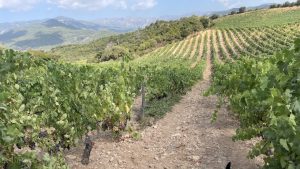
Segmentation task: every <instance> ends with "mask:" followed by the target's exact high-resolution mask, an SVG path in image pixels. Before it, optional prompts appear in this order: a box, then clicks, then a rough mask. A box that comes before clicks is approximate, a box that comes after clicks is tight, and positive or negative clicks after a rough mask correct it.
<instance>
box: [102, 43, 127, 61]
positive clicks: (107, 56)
mask: <svg viewBox="0 0 300 169" xmlns="http://www.w3.org/2000/svg"><path fill="white" fill-rule="evenodd" d="M128 55H129V50H128V49H126V48H123V47H121V46H113V47H109V48H106V49H105V50H104V51H103V53H98V54H97V59H98V60H99V61H100V62H104V61H109V60H117V59H120V58H122V57H123V56H128Z"/></svg>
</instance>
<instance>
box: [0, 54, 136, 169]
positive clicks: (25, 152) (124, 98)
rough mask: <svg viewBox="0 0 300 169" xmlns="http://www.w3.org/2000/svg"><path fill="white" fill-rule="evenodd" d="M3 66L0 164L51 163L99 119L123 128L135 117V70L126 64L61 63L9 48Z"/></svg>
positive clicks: (0, 56)
mask: <svg viewBox="0 0 300 169" xmlns="http://www.w3.org/2000/svg"><path fill="white" fill-rule="evenodd" d="M0 68H1V69H0V73H1V77H0V112H1V113H0V114H1V119H0V129H1V138H0V143H1V144H0V149H1V154H0V166H4V167H5V166H6V167H8V168H14V167H17V168H21V166H24V165H25V166H24V167H25V168H42V166H43V167H46V166H47V165H48V164H47V163H46V161H47V160H50V161H51V159H52V161H53V160H55V161H57V160H59V159H60V158H59V157H60V151H61V150H62V149H64V148H68V147H70V146H73V145H75V144H76V143H77V142H78V140H79V139H80V138H81V137H83V136H85V135H86V134H87V133H88V132H89V131H90V130H93V129H95V128H96V124H97V123H99V122H103V121H105V122H107V123H109V124H110V125H109V127H110V129H112V130H114V131H115V132H119V131H120V130H122V129H124V125H125V124H126V121H127V119H128V118H129V117H130V107H131V105H132V102H133V96H134V94H133V88H132V86H134V85H133V82H134V74H131V73H129V69H127V68H126V67H124V66H123V67H119V68H118V67H114V68H102V69H101V68H100V69H96V68H93V67H89V66H81V67H77V66H72V65H67V64H66V65H62V64H58V63H55V62H52V61H45V60H43V59H40V58H34V57H32V56H30V55H29V54H26V53H25V54H23V53H19V52H14V51H12V50H7V51H1V53H0ZM129 79H130V80H129ZM131 80H132V81H131ZM38 151H41V152H44V153H42V155H41V157H40V156H38V155H37V152H38ZM49 154H51V157H48V155H49ZM56 157H57V158H56ZM45 159H46V161H45ZM50 161H49V162H50ZM59 161H60V160H59ZM50 163H52V162H50ZM56 163H57V164H55V165H58V164H59V163H58V162H56ZM49 165H50V164H49ZM51 165H54V164H51ZM63 166H65V164H64V162H63V161H62V163H61V165H60V166H57V167H54V168H63ZM50 168H51V167H50Z"/></svg>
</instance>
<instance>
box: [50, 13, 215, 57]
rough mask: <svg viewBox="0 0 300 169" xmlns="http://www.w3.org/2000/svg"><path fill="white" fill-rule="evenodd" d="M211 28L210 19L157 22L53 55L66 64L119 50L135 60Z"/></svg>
mask: <svg viewBox="0 0 300 169" xmlns="http://www.w3.org/2000/svg"><path fill="white" fill-rule="evenodd" d="M209 24H210V21H209V19H208V18H202V17H198V16H192V17H187V18H182V19H180V20H176V21H157V22H155V23H152V24H151V25H149V26H147V27H146V28H144V29H141V30H137V31H135V32H131V33H126V34H121V35H116V36H111V37H106V38H101V39H99V40H96V41H93V42H91V43H88V44H81V45H67V46H61V47H57V48H54V49H52V51H51V52H53V53H54V54H57V55H60V56H61V57H62V58H61V59H64V60H65V58H74V57H76V58H77V57H79V58H80V59H85V57H88V58H94V57H97V58H102V54H104V53H105V50H106V49H107V47H112V46H117V47H122V48H125V49H128V50H129V55H131V56H135V55H143V54H145V53H146V52H149V50H153V49H154V48H157V47H158V46H162V45H166V44H169V43H171V42H174V41H179V40H182V39H183V38H185V37H187V36H188V35H190V34H192V33H193V32H198V31H200V30H203V29H204V28H206V27H209V26H210V25H209ZM71 61H72V59H71ZM100 61H101V59H100Z"/></svg>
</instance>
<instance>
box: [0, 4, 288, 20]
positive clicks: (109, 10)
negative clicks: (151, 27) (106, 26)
mask: <svg viewBox="0 0 300 169" xmlns="http://www.w3.org/2000/svg"><path fill="white" fill-rule="evenodd" d="M285 1H286V0H0V22H12V21H23V20H35V19H45V18H52V17H56V16H66V17H72V18H76V19H85V20H94V19H98V18H110V17H157V16H168V15H183V14H189V13H193V12H207V11H218V10H224V9H230V8H233V7H240V6H255V5H260V4H264V3H273V2H274V3H283V2H285Z"/></svg>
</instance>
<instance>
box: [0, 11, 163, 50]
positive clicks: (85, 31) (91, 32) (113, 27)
mask: <svg viewBox="0 0 300 169" xmlns="http://www.w3.org/2000/svg"><path fill="white" fill-rule="evenodd" d="M156 20H157V18H104V19H98V20H95V21H82V20H75V19H72V18H67V17H63V16H60V17H56V18H50V19H44V20H35V21H27V22H14V23H0V44H2V45H4V46H7V47H10V48H14V49H18V50H26V49H43V50H49V49H51V48H53V47H57V46H61V45H68V44H78V43H88V42H90V41H92V40H96V39H99V38H102V37H107V36H110V35H114V34H119V33H126V32H131V31H134V30H137V29H139V28H144V27H145V26H147V25H149V24H150V23H152V22H154V21H156Z"/></svg>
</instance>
